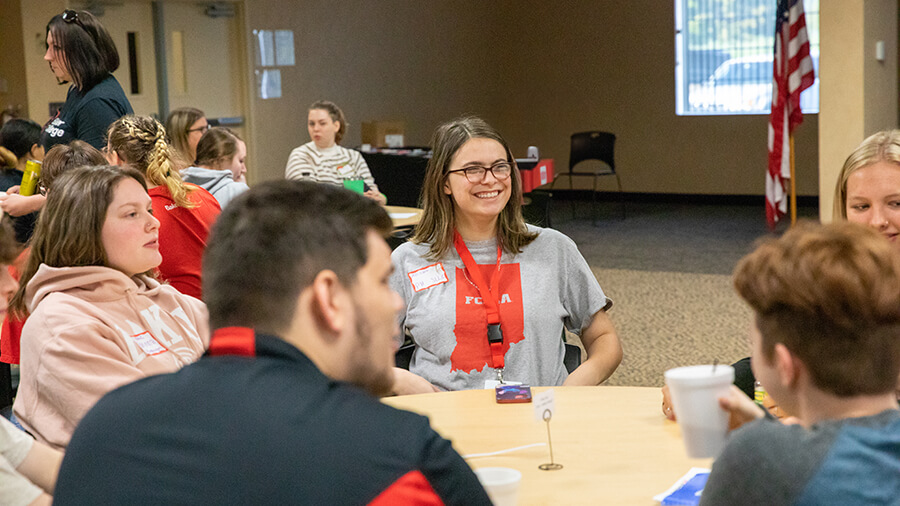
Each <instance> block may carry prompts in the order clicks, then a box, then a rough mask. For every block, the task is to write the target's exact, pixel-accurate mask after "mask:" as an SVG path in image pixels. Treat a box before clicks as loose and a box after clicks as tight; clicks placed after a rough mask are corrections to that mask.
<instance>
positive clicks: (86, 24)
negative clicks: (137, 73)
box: [41, 10, 134, 151]
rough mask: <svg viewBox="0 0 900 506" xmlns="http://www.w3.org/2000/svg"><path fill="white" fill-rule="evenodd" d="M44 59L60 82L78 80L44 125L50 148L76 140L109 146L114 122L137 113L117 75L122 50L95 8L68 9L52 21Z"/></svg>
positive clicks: (46, 146)
mask: <svg viewBox="0 0 900 506" xmlns="http://www.w3.org/2000/svg"><path fill="white" fill-rule="evenodd" d="M44 60H47V62H48V63H49V64H50V70H51V71H52V72H53V75H55V76H56V80H57V82H59V84H66V83H72V84H71V86H70V87H69V93H68V95H67V96H66V103H65V104H64V105H63V107H62V109H60V110H59V112H58V113H57V114H56V116H55V117H54V118H52V119H51V120H50V121H49V122H48V123H47V124H46V125H44V131H43V133H42V135H41V143H42V144H43V146H44V149H46V150H48V151H49V150H50V148H51V147H53V146H54V145H56V144H68V143H69V142H71V141H73V140H76V139H78V140H83V141H86V142H88V143H89V144H91V145H92V146H94V147H95V148H97V149H101V148H103V146H104V145H105V144H106V130H107V128H108V127H109V125H110V124H111V123H112V122H113V121H115V120H117V119H119V118H120V117H122V116H124V115H126V114H132V113H133V112H134V111H133V110H132V108H131V104H130V103H129V102H128V98H127V97H125V92H124V91H122V87H121V86H120V85H119V82H118V81H116V78H115V77H113V75H112V72H114V71H115V70H116V69H117V68H119V52H118V51H117V50H116V44H115V43H114V42H113V40H112V37H110V35H109V32H107V31H106V29H105V28H103V25H101V24H100V22H99V21H98V20H97V18H95V17H94V16H93V15H92V14H91V13H89V12H87V11H73V10H66V11H65V12H63V13H62V14H57V15H56V16H53V18H52V19H51V20H50V22H49V23H47V53H46V54H45V55H44Z"/></svg>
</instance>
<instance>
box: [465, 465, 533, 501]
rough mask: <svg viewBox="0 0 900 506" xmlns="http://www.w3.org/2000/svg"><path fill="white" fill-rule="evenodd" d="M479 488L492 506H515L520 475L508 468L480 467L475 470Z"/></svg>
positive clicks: (520, 479) (520, 480)
mask: <svg viewBox="0 0 900 506" xmlns="http://www.w3.org/2000/svg"><path fill="white" fill-rule="evenodd" d="M475 475H476V476H478V481H480V482H481V486H483V487H484V489H485V490H487V493H488V496H489V497H490V498H491V502H493V503H494V506H515V505H516V504H518V501H519V483H521V482H522V473H520V472H519V471H516V470H515V469H510V468H508V467H481V468H478V469H476V470H475Z"/></svg>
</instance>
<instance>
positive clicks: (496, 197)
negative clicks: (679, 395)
mask: <svg viewBox="0 0 900 506" xmlns="http://www.w3.org/2000/svg"><path fill="white" fill-rule="evenodd" d="M432 148H433V150H434V155H433V156H432V158H431V160H430V161H429V163H428V168H427V169H426V173H425V181H424V184H423V187H422V199H421V200H422V204H423V207H424V215H423V217H422V221H421V222H420V223H419V225H418V226H417V227H416V231H415V234H414V236H413V237H412V239H411V242H408V243H405V244H403V245H401V246H400V247H399V248H397V249H396V250H395V251H394V253H393V255H392V260H393V263H394V268H395V271H394V274H393V275H392V277H391V285H392V286H393V288H394V289H395V290H396V291H397V292H398V293H400V295H401V296H402V297H403V299H404V300H405V302H406V310H405V311H401V317H400V320H401V321H400V323H401V328H402V329H403V330H405V331H406V333H407V334H408V335H409V336H411V338H412V341H413V342H414V343H415V351H414V352H413V356H412V360H411V362H410V368H409V370H410V372H411V373H412V374H410V372H407V371H405V370H402V369H396V370H395V373H396V374H395V376H396V378H395V379H396V382H395V389H396V391H397V393H414V392H425V391H432V390H460V389H471V388H490V387H492V386H494V385H496V384H497V383H498V382H509V381H515V382H521V383H526V384H529V385H534V386H540V385H563V384H565V385H597V384H600V383H601V382H602V381H604V380H605V379H606V378H608V377H609V376H610V374H612V373H613V371H615V369H616V367H617V366H618V365H619V362H620V361H621V359H622V347H621V344H620V343H619V338H618V337H617V335H616V332H615V329H614V328H613V325H612V323H611V322H610V319H609V317H608V316H607V314H606V311H607V310H608V309H609V307H610V306H611V305H612V301H611V300H609V299H608V298H607V297H606V295H605V294H604V293H603V290H601V288H600V285H599V284H598V283H597V279H596V278H595V277H594V275H593V273H592V272H591V270H590V267H589V266H588V264H587V262H586V261H585V260H584V258H583V257H582V256H581V254H580V253H579V252H578V248H577V247H576V246H575V243H574V242H572V240H571V239H569V238H568V237H566V236H564V235H562V234H560V233H559V232H557V231H555V230H552V229H544V228H538V227H534V226H530V225H526V224H525V221H524V219H523V218H522V212H521V201H522V185H521V181H520V179H519V174H518V170H517V168H516V166H515V161H514V158H513V156H512V154H511V153H510V150H509V147H508V146H507V144H506V141H504V140H503V138H502V137H501V136H500V134H499V133H498V132H497V131H496V130H494V129H493V128H492V127H491V126H489V125H488V124H487V123H485V122H484V121H482V120H481V119H478V118H462V119H458V120H454V121H451V122H449V123H446V124H444V125H442V126H440V127H439V128H438V129H437V131H436V132H435V134H434V137H433V139H432ZM564 327H565V328H567V329H569V330H570V331H571V332H574V333H576V334H579V335H580V337H581V340H582V342H583V343H584V346H585V348H586V350H587V360H586V361H585V362H584V363H582V364H581V366H580V367H578V368H577V369H576V370H575V371H573V372H572V374H568V373H567V372H566V369H565V367H564V365H563V357H564V354H565V349H564V343H563V341H562V331H563V328H564Z"/></svg>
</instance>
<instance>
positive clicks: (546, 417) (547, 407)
mask: <svg viewBox="0 0 900 506" xmlns="http://www.w3.org/2000/svg"><path fill="white" fill-rule="evenodd" d="M553 408H554V402H553V389H550V390H545V391H543V392H541V393H539V394H537V395H536V396H534V416H535V418H536V419H538V420H543V421H544V423H546V424H547V448H548V449H549V450H550V462H549V463H546V464H541V465H539V466H538V469H540V470H541V471H556V470H559V469H562V468H563V466H562V464H559V463H556V462H554V461H553V440H552V439H551V438H550V420H551V419H552V418H553Z"/></svg>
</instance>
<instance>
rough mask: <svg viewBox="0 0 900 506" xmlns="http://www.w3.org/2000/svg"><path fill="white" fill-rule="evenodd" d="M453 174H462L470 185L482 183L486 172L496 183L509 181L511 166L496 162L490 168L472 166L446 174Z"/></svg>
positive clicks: (506, 163)
mask: <svg viewBox="0 0 900 506" xmlns="http://www.w3.org/2000/svg"><path fill="white" fill-rule="evenodd" d="M455 172H462V173H463V175H464V176H466V179H468V180H469V182H470V183H480V182H482V181H484V176H485V174H487V173H488V172H490V173H491V174H493V175H494V178H496V179H497V180H498V181H503V180H504V179H509V175H510V174H512V164H511V163H509V162H496V163H494V164H493V165H491V166H490V167H479V166H474V167H466V168H464V169H456V170H448V171H447V174H453V173H455Z"/></svg>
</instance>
